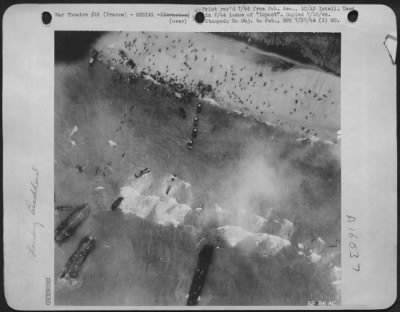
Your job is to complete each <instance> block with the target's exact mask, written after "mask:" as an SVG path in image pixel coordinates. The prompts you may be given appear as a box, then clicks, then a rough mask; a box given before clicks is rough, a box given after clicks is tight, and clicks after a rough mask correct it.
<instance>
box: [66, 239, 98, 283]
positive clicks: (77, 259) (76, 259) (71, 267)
mask: <svg viewBox="0 0 400 312" xmlns="http://www.w3.org/2000/svg"><path fill="white" fill-rule="evenodd" d="M95 247H96V239H95V238H94V237H92V236H90V235H88V236H85V237H84V238H83V239H82V240H81V241H80V242H79V245H78V248H77V249H76V250H75V251H74V253H73V254H72V256H71V257H70V258H69V259H68V261H67V263H66V264H65V267H64V270H63V271H62V273H61V275H60V278H61V279H65V280H69V281H72V280H74V279H77V278H78V276H79V272H80V271H81V270H82V267H83V264H84V263H85V260H86V258H87V257H88V255H89V254H90V252H92V251H93V249H94V248H95Z"/></svg>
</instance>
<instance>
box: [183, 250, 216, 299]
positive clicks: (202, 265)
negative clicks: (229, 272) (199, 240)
mask: <svg viewBox="0 0 400 312" xmlns="http://www.w3.org/2000/svg"><path fill="white" fill-rule="evenodd" d="M214 248H215V247H214V246H213V245H205V246H204V247H203V248H202V249H201V250H200V252H199V258H198V261H197V267H196V271H195V272H194V276H193V279H192V284H191V285H190V290H189V295H188V300H187V303H186V305H188V306H193V305H197V304H198V302H199V299H200V295H201V292H202V290H203V288H204V284H205V282H206V277H207V272H208V268H209V266H210V263H211V261H212V257H213V253H214Z"/></svg>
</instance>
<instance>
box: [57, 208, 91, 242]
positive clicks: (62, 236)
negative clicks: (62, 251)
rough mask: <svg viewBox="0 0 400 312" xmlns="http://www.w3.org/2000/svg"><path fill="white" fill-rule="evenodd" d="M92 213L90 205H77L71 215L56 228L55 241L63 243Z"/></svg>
mask: <svg viewBox="0 0 400 312" xmlns="http://www.w3.org/2000/svg"><path fill="white" fill-rule="evenodd" d="M89 214H90V206H89V205H88V204H84V205H81V206H78V207H76V208H75V209H74V210H73V211H72V212H71V213H70V214H69V215H68V217H66V218H65V219H64V220H63V221H62V222H61V223H60V224H59V225H58V226H57V228H56V230H55V241H56V242H57V243H58V244H62V243H63V242H65V241H66V240H67V239H68V238H70V237H71V236H72V235H73V234H74V233H75V231H76V230H77V229H78V227H79V226H80V225H81V224H82V223H83V221H85V220H86V219H87V217H88V216H89Z"/></svg>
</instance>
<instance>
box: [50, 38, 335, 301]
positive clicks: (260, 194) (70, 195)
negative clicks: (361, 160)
mask: <svg viewBox="0 0 400 312" xmlns="http://www.w3.org/2000/svg"><path fill="white" fill-rule="evenodd" d="M54 61H55V64H54V65H55V66H54V228H55V233H54V242H55V243H54V244H55V245H54V246H55V247H54V280H55V282H54V283H55V286H54V287H55V294H54V295H55V298H54V303H55V305H59V306H158V307H163V306H170V307H174V306H255V307H256V306H307V305H321V304H323V305H340V302H341V153H340V145H341V123H340V116H341V114H340V107H341V106H340V102H341V101H340V96H341V92H340V83H341V73H340V68H341V35H340V33H311V32H308V33H302V32H279V33H278V32H276V33H275V32H236V33H233V32H215V33H213V32H149V31H134V32H126V31H110V32H103V31H102V32H100V31H55V32H54Z"/></svg>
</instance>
